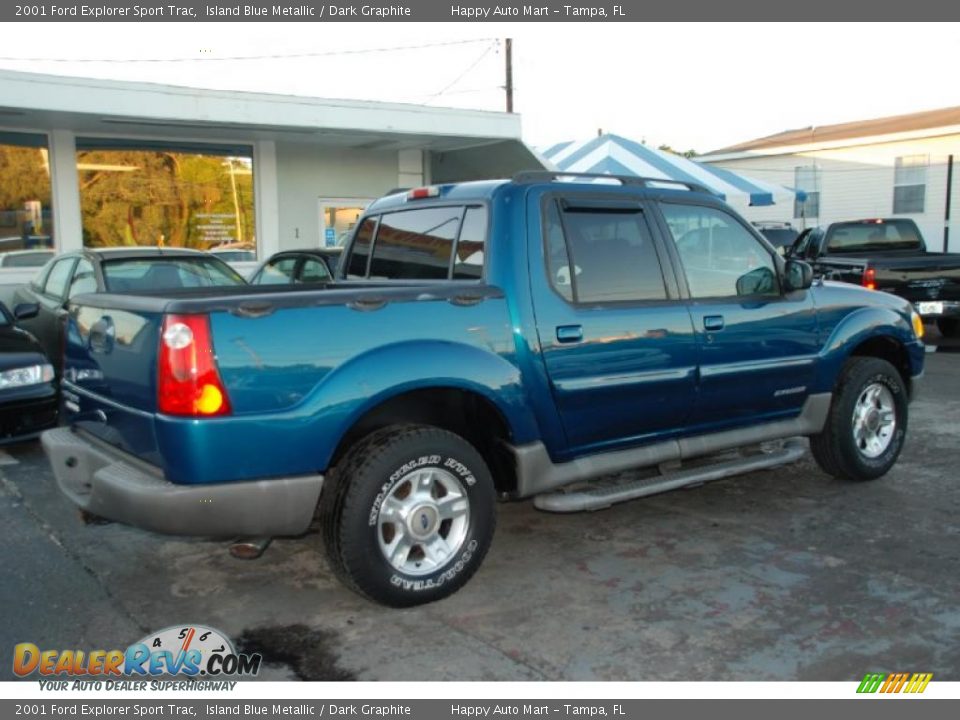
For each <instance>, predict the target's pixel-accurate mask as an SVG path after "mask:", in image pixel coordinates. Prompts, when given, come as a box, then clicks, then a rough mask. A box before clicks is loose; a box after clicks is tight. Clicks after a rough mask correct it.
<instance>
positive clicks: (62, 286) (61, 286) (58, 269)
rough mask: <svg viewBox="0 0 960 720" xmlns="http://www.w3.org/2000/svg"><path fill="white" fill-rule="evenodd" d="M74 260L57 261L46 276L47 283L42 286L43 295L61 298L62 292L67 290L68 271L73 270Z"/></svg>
mask: <svg viewBox="0 0 960 720" xmlns="http://www.w3.org/2000/svg"><path fill="white" fill-rule="evenodd" d="M73 263H74V258H64V259H63V260H58V261H57V262H56V264H55V265H54V266H53V267H52V268H51V269H50V274H49V275H47V281H46V283H45V284H44V286H43V292H44V294H45V295H51V296H53V297H56V298H62V297H63V291H64V290H66V289H67V281H68V280H69V279H70V271H71V270H72V269H73Z"/></svg>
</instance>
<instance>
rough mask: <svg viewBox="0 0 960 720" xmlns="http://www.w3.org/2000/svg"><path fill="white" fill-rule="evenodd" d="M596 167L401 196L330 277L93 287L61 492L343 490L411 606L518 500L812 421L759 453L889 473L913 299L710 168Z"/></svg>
mask: <svg viewBox="0 0 960 720" xmlns="http://www.w3.org/2000/svg"><path fill="white" fill-rule="evenodd" d="M569 175H570V173H562V176H563V177H568V176H569ZM595 177H597V176H586V177H585V178H584V180H587V181H588V182H563V181H559V180H558V176H557V174H555V173H542V172H541V173H528V174H523V175H520V176H518V177H516V178H515V179H514V180H512V181H491V182H475V183H464V184H458V185H441V186H434V187H429V188H416V189H413V190H411V191H409V192H407V193H403V194H397V195H392V196H389V197H385V198H382V199H381V200H378V201H376V202H374V203H373V204H372V205H371V206H370V207H368V208H367V209H366V211H365V213H364V215H363V216H362V217H361V219H360V221H359V223H358V225H357V228H356V230H355V232H354V235H353V237H352V240H351V242H350V244H349V246H348V248H347V249H346V250H345V251H344V252H345V253H346V255H345V257H344V258H343V260H342V261H341V263H340V265H339V269H338V280H337V282H336V283H335V284H333V285H332V286H329V287H324V288H323V289H318V290H310V289H303V288H301V287H298V286H284V287H276V288H268V287H260V288H256V287H250V288H210V289H208V290H205V291H203V292H199V293H196V294H195V295H192V296H190V297H178V296H175V295H172V294H164V293H152V294H150V295H149V296H134V295H118V294H109V295H102V296H98V297H91V296H85V297H83V298H78V299H77V300H76V301H74V302H72V303H71V304H70V307H69V328H70V332H69V337H70V344H69V346H68V352H67V357H68V368H67V379H66V380H65V382H64V384H63V394H64V398H65V401H66V402H65V407H66V408H67V413H68V415H67V419H68V420H69V421H70V422H71V425H72V427H66V428H60V429H57V430H53V431H49V432H47V433H45V434H44V436H43V444H44V448H45V451H46V453H47V455H48V457H49V458H50V461H51V465H52V467H53V471H54V473H55V475H56V477H57V480H58V482H59V484H60V487H61V489H62V490H63V492H64V493H65V494H66V495H67V496H68V497H69V498H70V499H71V500H72V501H73V502H75V503H76V504H77V505H79V506H80V507H82V508H85V509H87V510H88V511H90V512H92V513H95V514H98V515H101V516H105V517H108V518H112V519H115V520H119V521H123V522H127V523H130V524H133V525H136V526H139V527H142V528H146V529H149V530H153V531H157V532H165V533H173V534H182V535H193V536H195V535H208V536H225V537H236V536H247V537H251V536H252V537H269V536H272V535H299V534H303V533H304V532H305V531H306V530H307V528H308V526H309V525H310V524H311V522H312V521H313V520H314V517H315V516H316V513H317V512H319V515H318V517H319V522H320V525H321V530H322V534H323V538H324V542H325V546H326V551H327V556H328V558H329V560H330V563H331V565H332V567H333V568H334V569H335V570H336V572H337V574H338V575H339V577H341V578H343V579H344V581H345V582H346V584H347V585H349V586H350V587H351V588H353V589H355V590H357V591H359V592H361V593H363V594H364V595H366V596H368V597H370V598H373V599H374V600H376V601H378V602H381V603H385V604H388V605H393V606H408V605H416V604H419V603H424V602H429V601H432V600H437V599H439V598H442V597H445V596H447V595H449V594H451V593H452V592H454V591H456V590H457V589H458V588H460V587H461V586H462V585H463V584H464V583H466V582H467V580H468V578H469V577H470V576H471V575H473V573H474V572H475V571H476V569H477V568H478V567H479V565H480V563H481V561H482V559H483V557H484V555H485V554H486V552H487V549H488V548H489V547H490V542H491V539H492V537H493V531H494V524H495V511H496V500H497V498H498V497H501V498H528V497H534V498H535V501H534V502H535V504H536V505H537V507H540V508H541V509H545V510H552V511H560V512H566V511H576V510H585V509H599V508H602V507H606V506H608V505H610V504H612V503H615V502H620V501H623V500H627V499H632V498H636V497H641V496H644V495H649V494H653V493H655V492H663V491H665V490H670V489H673V488H677V487H681V486H685V485H692V484H697V483H701V482H705V481H706V480H712V479H717V478H718V477H723V476H726V475H730V474H734V473H737V472H745V471H748V470H756V469H760V468H768V467H773V466H776V465H780V464H783V463H785V462H790V461H793V460H796V459H798V458H799V457H800V456H801V455H802V453H804V452H805V447H806V445H805V443H802V442H796V441H789V442H786V443H785V444H784V445H783V446H782V447H781V448H780V449H773V448H770V450H771V452H769V453H765V452H753V451H751V450H750V448H754V447H756V446H758V445H759V443H762V442H766V441H774V440H780V439H783V438H792V437H794V436H808V437H809V438H810V441H811V447H812V450H813V455H814V457H815V459H816V460H817V462H818V463H819V464H820V466H821V467H822V468H823V469H824V470H825V471H826V472H828V473H830V474H832V475H835V476H837V477H841V478H848V479H853V480H870V479H874V478H878V477H880V476H882V475H884V474H885V473H886V472H887V471H888V470H890V468H891V467H892V466H893V464H894V463H895V462H896V460H897V457H898V456H899V454H900V451H901V449H902V447H903V444H904V439H905V434H906V428H907V416H908V402H909V399H910V398H911V396H912V394H913V392H914V390H915V388H916V385H917V382H918V380H919V378H920V377H921V375H922V371H923V362H924V347H923V344H922V342H921V340H920V335H921V334H922V332H923V324H922V323H921V321H920V318H919V316H918V315H917V314H916V313H915V312H914V311H913V309H912V308H911V307H910V305H909V303H907V302H906V301H904V300H903V299H901V298H898V297H895V296H893V295H887V294H883V293H875V292H870V291H868V290H865V289H864V288H858V287H854V286H852V285H848V284H845V283H831V282H827V283H822V284H817V285H816V286H811V283H812V272H811V269H810V267H809V265H807V264H806V263H805V262H803V261H798V260H784V259H783V258H781V257H780V256H779V255H778V254H777V253H776V252H775V251H774V250H773V248H772V247H771V246H770V244H769V243H768V242H767V241H766V240H764V239H763V237H762V236H760V235H759V234H758V233H757V232H756V231H755V230H754V229H753V228H752V227H751V226H750V225H749V223H747V222H746V221H744V220H743V219H742V218H740V217H739V216H738V215H737V214H736V213H735V212H734V211H733V210H731V209H730V208H729V207H728V206H727V205H726V204H724V203H723V202H722V201H721V200H719V199H718V198H716V197H715V196H713V195H712V194H711V193H709V192H708V191H707V190H706V189H705V188H701V187H700V186H698V185H694V184H679V185H678V186H677V187H675V188H673V189H670V188H664V187H663V184H664V183H663V181H662V180H652V181H646V180H643V179H637V178H622V179H620V182H622V185H614V184H604V185H601V184H594V183H592V180H593V179H594V178H595ZM604 177H605V178H606V179H607V181H608V182H609V179H610V178H609V176H604ZM703 227H712V228H714V229H715V231H716V232H717V234H718V236H722V247H723V248H725V252H728V253H729V254H730V257H733V258H737V259H738V260H737V263H739V266H736V264H735V263H733V262H730V261H729V258H727V257H724V256H722V255H721V254H720V252H719V247H720V246H721V243H716V244H714V243H711V242H710V240H711V238H709V237H707V238H706V239H705V240H704V242H707V243H708V245H709V246H710V248H711V252H708V253H706V254H703V255H701V254H700V253H698V252H697V253H691V254H688V253H687V250H686V249H685V248H684V247H683V245H684V243H683V240H682V239H683V238H684V237H685V236H688V235H690V233H697V232H698V229H699V228H703ZM691 237H693V236H691ZM692 246H693V247H699V246H698V245H697V244H696V243H693V245H692ZM714 246H716V247H714ZM74 367H76V368H77V374H76V376H72V375H71V374H70V373H71V369H72V368H74ZM72 377H75V378H76V379H71V378H72ZM87 377H89V378H91V379H90V380H89V381H87V380H86V379H85V378H87ZM733 449H740V453H741V454H740V456H739V458H736V459H731V457H730V456H729V455H726V456H724V457H723V458H722V459H716V458H714V459H713V462H711V463H709V464H702V463H700V462H698V463H696V464H694V465H692V466H687V465H685V464H683V465H680V467H679V469H677V463H686V461H688V460H691V459H695V458H702V457H704V456H709V455H711V454H716V453H719V452H721V451H731V450H733ZM668 465H669V466H670V468H673V469H670V468H668ZM637 467H646V468H650V470H649V471H648V476H647V478H646V479H645V480H643V481H637V480H636V479H635V478H636V476H635V475H628V476H625V477H624V479H621V480H613V481H611V480H610V478H605V479H604V481H603V483H602V484H599V485H598V484H592V483H591V481H593V480H594V479H595V478H597V477H598V476H604V475H610V474H611V473H618V472H620V471H624V470H627V469H630V468H637ZM661 470H662V471H663V472H662V473H661V472H660V471H661ZM578 484H579V485H580V489H576V487H575V486H576V485H578ZM561 490H563V492H561ZM598 522H600V521H599V520H598Z"/></svg>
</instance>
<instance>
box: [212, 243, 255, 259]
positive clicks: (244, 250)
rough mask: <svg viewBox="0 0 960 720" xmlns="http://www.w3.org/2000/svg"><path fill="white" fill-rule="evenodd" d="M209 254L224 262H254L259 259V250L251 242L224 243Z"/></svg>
mask: <svg viewBox="0 0 960 720" xmlns="http://www.w3.org/2000/svg"><path fill="white" fill-rule="evenodd" d="M208 252H209V253H210V254H211V255H216V256H217V257H218V258H220V259H221V260H223V261H224V262H253V261H255V260H256V259H257V248H256V246H255V245H254V244H253V243H249V242H237V243H224V244H223V245H218V246H217V247H214V248H210V250H209V251H208Z"/></svg>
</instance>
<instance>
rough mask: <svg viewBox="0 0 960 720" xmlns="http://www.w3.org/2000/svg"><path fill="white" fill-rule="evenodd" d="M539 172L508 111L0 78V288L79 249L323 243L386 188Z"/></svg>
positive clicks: (252, 253) (344, 230)
mask: <svg viewBox="0 0 960 720" xmlns="http://www.w3.org/2000/svg"><path fill="white" fill-rule="evenodd" d="M541 167H542V164H541V162H540V161H539V160H538V158H537V157H536V155H535V154H534V153H532V152H531V151H530V150H529V149H528V148H527V147H526V146H525V145H524V144H523V142H522V141H521V140H520V118H519V116H517V115H514V114H508V113H500V112H487V111H477V110H460V109H448V108H435V107H425V106H422V105H406V104H396V103H378V102H361V101H355V100H330V99H319V98H312V97H299V96H289V95H271V94H263V93H247V92H232V91H220V90H200V89H194V88H185V87H174V86H167V85H157V84H147V83H133V82H125V81H115V80H97V79H88V78H74V77H60V76H52V75H40V74H33V73H21V72H12V71H0V284H6V283H15V282H21V281H23V280H24V279H26V278H29V277H31V276H32V275H33V274H34V273H35V271H36V270H35V267H29V266H28V265H29V264H30V263H32V262H36V261H37V259H38V258H37V256H38V255H40V254H43V253H46V254H47V255H49V254H51V253H52V252H65V251H71V250H79V249H80V248H82V247H84V246H87V247H110V246H120V245H158V246H172V247H180V246H186V247H194V248H199V249H204V250H214V251H219V252H223V253H224V256H225V257H229V259H231V260H246V261H250V262H252V261H253V260H254V259H262V258H265V257H267V256H269V255H270V254H272V253H274V252H276V251H278V250H284V249H293V248H301V247H317V246H324V245H335V244H338V243H340V242H342V241H343V239H344V238H345V237H346V235H347V234H348V233H349V231H350V229H351V228H352V226H353V224H354V223H355V222H356V219H357V215H358V214H359V213H360V212H361V211H362V209H363V207H364V206H365V205H366V204H367V203H369V202H370V201H371V200H372V199H374V198H376V197H379V196H380V195H383V194H385V193H387V192H389V191H391V190H393V189H396V188H406V187H412V186H417V185H422V184H429V183H437V182H452V181H458V180H470V179H481V178H491V177H502V176H509V175H512V174H513V173H516V172H519V171H520V170H528V169H536V168H541Z"/></svg>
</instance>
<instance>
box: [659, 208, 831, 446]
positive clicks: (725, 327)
mask: <svg viewBox="0 0 960 720" xmlns="http://www.w3.org/2000/svg"><path fill="white" fill-rule="evenodd" d="M659 209H660V212H661V228H662V229H663V231H664V234H665V236H666V238H667V239H668V242H669V241H672V243H673V246H672V248H671V253H672V254H673V256H674V257H675V258H676V261H677V265H678V267H682V268H683V277H682V278H681V282H684V284H685V285H686V291H687V292H688V293H689V298H690V299H689V308H690V314H691V317H692V319H693V326H694V328H695V331H696V338H697V346H698V349H699V388H698V395H697V402H696V406H695V408H694V410H693V413H692V415H691V417H690V420H689V422H688V426H689V430H690V432H699V431H706V430H710V429H720V428H722V427H724V426H727V425H736V424H745V423H753V422H757V421H760V420H762V419H767V418H769V419H774V418H776V417H778V416H789V415H793V414H796V413H797V412H798V411H799V410H800V408H801V406H802V405H803V402H804V400H806V398H807V396H808V395H809V390H810V387H811V385H812V382H813V378H814V369H815V364H816V359H817V352H818V347H819V338H818V328H817V316H816V310H815V308H814V304H813V298H812V295H811V293H810V292H809V291H806V290H803V291H797V292H791V293H782V292H781V290H780V283H779V278H778V272H777V262H776V260H775V259H774V256H773V253H772V252H771V251H770V248H769V247H768V246H767V245H766V244H764V243H763V242H762V241H761V240H760V239H759V238H757V237H756V235H755V234H754V233H753V232H751V231H750V230H749V229H748V227H747V225H746V224H745V223H744V222H742V221H741V220H740V219H738V218H737V217H736V216H734V215H733V214H732V213H730V212H728V211H727V210H726V209H724V208H723V207H721V206H717V207H713V206H706V205H697V204H693V203H687V202H681V201H670V202H661V203H659Z"/></svg>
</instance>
